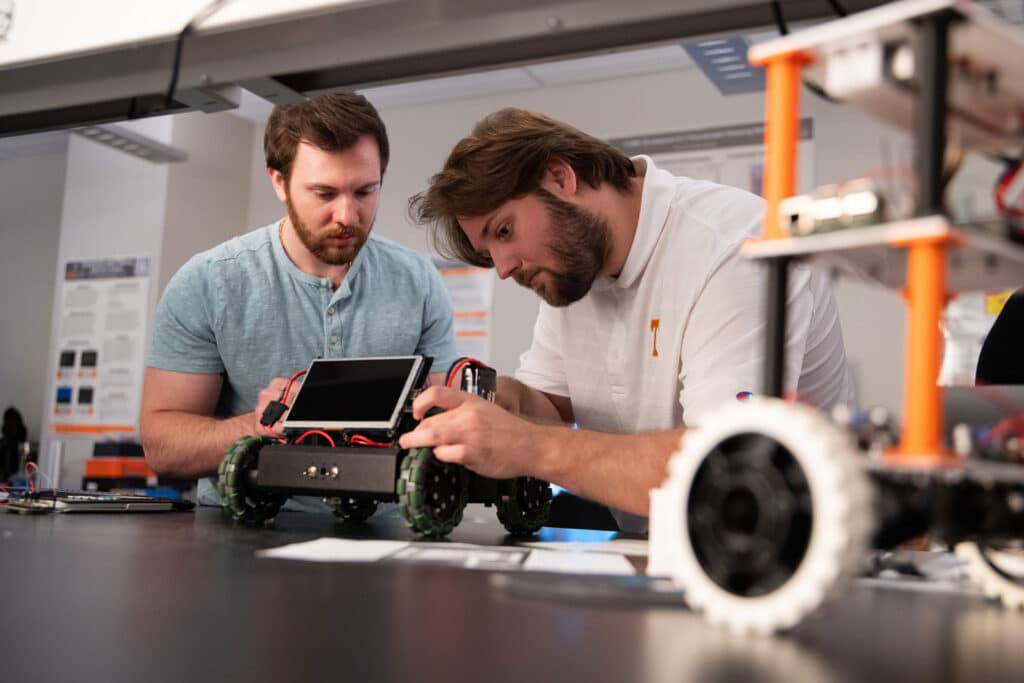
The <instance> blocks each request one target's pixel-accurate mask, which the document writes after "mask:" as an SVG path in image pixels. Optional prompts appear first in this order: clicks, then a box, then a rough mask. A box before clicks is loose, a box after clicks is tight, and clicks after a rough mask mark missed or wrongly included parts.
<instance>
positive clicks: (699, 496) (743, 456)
mask: <svg viewBox="0 0 1024 683" xmlns="http://www.w3.org/2000/svg"><path fill="white" fill-rule="evenodd" d="M709 482H713V485H711V486H709ZM722 484H724V486H723V485H722ZM871 492H872V489H871V485H870V483H869V482H868V480H867V477H866V475H865V474H864V472H863V469H862V467H861V465H860V463H859V462H858V457H857V451H856V449H855V447H854V446H852V445H851V443H850V440H849V438H848V436H847V435H846V433H845V432H844V431H843V430H842V429H840V428H839V427H837V426H836V425H834V424H833V423H832V422H830V421H829V420H828V419H827V418H826V417H825V416H823V415H822V414H821V413H819V412H818V411H816V410H814V409H812V408H809V407H807V406H802V405H798V404H792V403H786V402H784V401H780V400H778V399H771V398H753V399H749V400H747V401H744V402H742V403H735V404H730V405H728V406H727V407H726V408H724V409H723V410H722V411H720V412H719V413H718V414H717V415H716V416H715V417H714V418H713V419H712V420H710V421H708V422H707V423H705V424H703V425H702V426H701V427H700V428H697V429H693V430H689V431H687V433H686V434H685V435H684V436H683V439H682V443H681V448H680V450H679V451H678V452H677V453H676V454H674V455H673V456H672V458H671V460H670V462H669V475H668V478H667V479H666V481H665V483H664V484H663V485H662V487H661V488H659V489H654V490H653V491H652V492H651V527H650V528H651V533H650V561H649V565H648V573H649V574H652V575H664V576H669V577H671V578H672V579H673V580H674V581H675V582H676V584H677V585H678V586H679V587H680V588H682V590H683V591H684V596H685V600H686V602H687V603H688V604H689V605H690V606H691V607H693V608H694V609H696V610H699V611H702V612H703V613H704V615H705V617H706V618H707V619H708V620H709V621H711V622H713V623H716V624H719V625H722V626H725V627H726V628H728V629H729V630H731V631H735V632H739V633H746V632H757V633H771V632H774V631H778V630H784V629H787V628H790V627H792V626H795V625H796V624H798V623H799V622H801V621H802V620H803V619H805V618H806V617H808V616H810V615H811V614H813V613H815V612H817V611H818V610H820V609H821V608H822V607H823V606H824V605H826V604H827V603H828V602H829V601H831V600H832V599H834V598H835V597H837V596H839V595H841V594H843V593H844V592H845V590H846V588H847V586H848V584H849V582H850V580H851V579H852V577H853V576H854V575H855V573H856V570H857V568H858V565H859V563H860V561H861V559H862V558H863V556H864V553H865V551H866V550H867V547H868V544H869V542H870V537H871V533H872V531H873V528H874V512H873V508H872V505H871ZM734 508H735V509H738V510H740V511H741V514H735V513H734V511H733V509H734ZM709 518H710V521H709ZM775 541H778V543H777V544H775V545H773V543H775ZM726 546H728V547H726ZM748 547H749V548H751V549H756V550H749V551H748V550H746V549H747V548H748ZM783 548H785V550H783ZM723 549H724V551H723ZM773 553H775V555H776V557H774V558H773V557H771V556H772V554H773ZM748 556H749V557H750V558H753V563H752V564H751V565H749V566H748V565H745V564H743V561H745V560H744V558H746V557H748ZM765 558H768V559H767V560H766V559H765ZM738 560H739V562H738ZM773 562H774V564H773ZM723 566H725V567H728V571H726V572H723V571H722V567H723ZM762 566H764V567H765V569H766V571H765V574H764V575H763V576H759V575H758V571H760V568H761V567H762ZM751 567H755V568H756V570H752V569H751ZM723 574H726V576H723Z"/></svg>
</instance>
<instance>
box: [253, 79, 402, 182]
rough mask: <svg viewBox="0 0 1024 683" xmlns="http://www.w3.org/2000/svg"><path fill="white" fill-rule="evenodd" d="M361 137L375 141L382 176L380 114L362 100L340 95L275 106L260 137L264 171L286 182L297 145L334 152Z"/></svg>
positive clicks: (384, 154)
mask: <svg viewBox="0 0 1024 683" xmlns="http://www.w3.org/2000/svg"><path fill="white" fill-rule="evenodd" d="M364 135H372V136H373V137H374V139H376V141H377V149H378V150H379V151H380V173H381V176H383V175H384V171H385V170H387V167H388V156H389V154H390V150H389V147H388V133H387V130H385V128H384V122H383V121H382V120H381V118H380V114H378V113H377V110H376V109H375V108H374V106H373V105H372V104H370V102H369V100H367V99H366V98H365V97H363V96H362V95H357V94H356V93H352V92H339V93H331V94H328V95H318V96H317V97H313V98H310V99H308V100H306V101H305V102H298V103H296V104H283V105H277V106H275V107H274V110H273V111H272V112H271V113H270V118H269V119H268V120H267V128H266V130H265V131H264V133H263V152H264V154H265V155H266V157H267V168H272V169H274V170H275V171H280V173H281V174H282V175H283V176H284V178H285V181H287V180H288V178H289V177H290V176H291V170H292V162H294V161H295V150H296V149H298V146H299V142H300V141H302V140H305V141H306V142H308V143H310V144H311V145H314V146H316V147H319V148H320V149H322V150H325V151H328V152H337V151H340V150H344V149H348V148H350V147H352V146H353V145H355V144H356V143H357V142H358V141H359V139H360V138H361V137H363V136H364Z"/></svg>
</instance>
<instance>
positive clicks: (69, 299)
mask: <svg viewBox="0 0 1024 683" xmlns="http://www.w3.org/2000/svg"><path fill="white" fill-rule="evenodd" d="M149 287H150V260H149V257H146V256H133V257H125V258H102V259H71V260H68V261H67V262H65V264H64V268H63V277H62V278H61V281H60V285H59V288H60V292H59V294H58V297H57V305H58V309H59V310H58V323H57V324H58V327H57V337H56V340H57V341H56V344H55V346H54V348H53V349H52V353H53V354H54V355H55V358H54V361H55V365H56V371H55V372H54V374H53V376H52V377H51V380H50V381H51V386H50V391H49V396H50V399H49V400H50V406H51V407H50V409H51V413H52V414H51V415H50V420H49V422H50V425H51V430H52V432H53V433H55V434H59V435H61V436H62V437H68V436H71V437H73V436H75V435H80V436H90V437H103V436H114V437H117V436H121V437H124V436H131V435H133V434H136V433H137V432H138V422H139V405H140V402H141V397H142V377H143V371H144V367H145V353H146V348H145V346H146V330H147V324H148V321H147V311H148V305H149Z"/></svg>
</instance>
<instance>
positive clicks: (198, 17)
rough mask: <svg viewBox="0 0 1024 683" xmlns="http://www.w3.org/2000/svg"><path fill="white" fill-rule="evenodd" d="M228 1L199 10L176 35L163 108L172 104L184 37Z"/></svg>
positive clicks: (215, 1)
mask: <svg viewBox="0 0 1024 683" xmlns="http://www.w3.org/2000/svg"><path fill="white" fill-rule="evenodd" d="M228 2H230V0H213V2H211V3H209V4H208V5H206V7H204V8H203V9H201V10H199V11H198V12H197V13H196V14H195V15H194V16H193V17H192V18H191V19H189V21H188V23H187V24H185V28H183V29H181V31H180V32H179V33H178V37H177V38H176V39H175V41H174V64H173V66H172V67H171V82H170V84H169V85H168V86H167V94H166V95H164V108H165V109H170V108H171V106H172V105H173V103H174V91H175V90H177V88H178V76H179V74H180V72H181V53H182V52H183V48H184V46H185V36H187V35H188V34H189V33H192V32H193V31H194V30H195V27H196V26H197V25H198V24H200V23H202V22H204V21H206V20H207V19H209V18H210V15H211V14H213V13H214V12H216V11H217V10H219V9H220V8H221V7H223V6H224V5H225V4H227V3H228Z"/></svg>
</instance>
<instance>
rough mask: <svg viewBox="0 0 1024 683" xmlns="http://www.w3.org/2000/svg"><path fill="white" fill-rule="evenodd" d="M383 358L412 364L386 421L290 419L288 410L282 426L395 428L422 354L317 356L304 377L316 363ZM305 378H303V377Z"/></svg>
mask: <svg viewBox="0 0 1024 683" xmlns="http://www.w3.org/2000/svg"><path fill="white" fill-rule="evenodd" d="M384 360H412V361H413V363H412V366H411V367H410V369H409V374H408V376H407V377H406V378H405V386H403V388H402V391H401V394H400V395H399V400H398V401H397V402H396V404H395V407H394V410H393V411H392V413H391V417H390V419H388V420H387V421H382V420H378V421H358V420H357V421H343V420H337V421H319V420H292V419H291V413H290V412H289V414H288V417H286V418H285V421H284V423H283V425H282V427H283V428H284V429H285V430H286V431H287V430H299V429H324V430H346V429H374V430H384V431H390V430H393V429H394V428H395V426H396V425H397V424H398V418H399V417H400V416H401V413H402V408H403V407H404V406H405V402H406V401H407V400H408V398H409V393H410V392H411V391H412V390H413V386H414V384H415V382H416V379H417V378H418V377H419V376H420V370H421V368H422V367H423V356H373V357H367V358H317V359H315V360H314V361H313V362H312V363H310V364H309V367H308V368H307V369H306V377H307V378H308V377H309V376H310V375H311V374H312V373H313V368H314V367H315V366H316V365H317V364H318V363H339V362H344V363H369V362H374V361H384ZM304 379H305V378H304ZM303 386H305V382H303V384H302V386H300V387H299V392H298V393H297V394H295V400H293V401H292V403H291V405H295V403H296V401H298V400H299V396H300V395H301V394H302V387H303Z"/></svg>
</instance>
